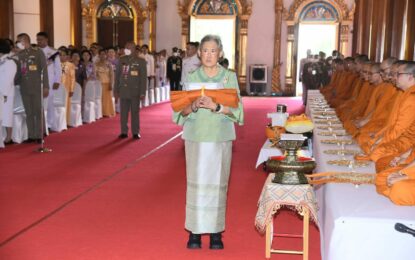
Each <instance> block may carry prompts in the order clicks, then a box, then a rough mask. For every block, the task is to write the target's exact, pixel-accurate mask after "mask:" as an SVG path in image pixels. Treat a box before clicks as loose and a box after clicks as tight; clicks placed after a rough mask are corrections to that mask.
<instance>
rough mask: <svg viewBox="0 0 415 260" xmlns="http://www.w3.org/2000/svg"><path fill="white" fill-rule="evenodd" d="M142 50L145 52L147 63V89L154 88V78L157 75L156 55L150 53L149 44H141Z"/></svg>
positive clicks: (144, 56)
mask: <svg viewBox="0 0 415 260" xmlns="http://www.w3.org/2000/svg"><path fill="white" fill-rule="evenodd" d="M141 51H142V52H143V58H144V59H145V60H146V63H147V78H148V83H147V89H150V88H154V86H153V84H154V83H153V82H154V81H153V79H154V77H155V75H156V74H155V67H154V57H153V55H151V54H149V53H148V45H147V44H144V45H143V46H141Z"/></svg>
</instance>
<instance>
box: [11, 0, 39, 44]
mask: <svg viewBox="0 0 415 260" xmlns="http://www.w3.org/2000/svg"><path fill="white" fill-rule="evenodd" d="M13 8H14V11H13V12H14V33H15V38H16V36H17V35H18V34H19V33H27V34H28V35H29V36H30V38H31V40H32V43H35V42H36V34H37V33H38V32H39V31H40V10H39V0H29V1H28V0H13Z"/></svg>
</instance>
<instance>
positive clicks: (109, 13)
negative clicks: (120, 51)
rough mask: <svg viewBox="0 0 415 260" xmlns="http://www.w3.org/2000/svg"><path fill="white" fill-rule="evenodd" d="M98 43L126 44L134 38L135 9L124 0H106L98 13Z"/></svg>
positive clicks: (107, 44) (106, 44) (104, 44)
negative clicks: (111, 0) (110, 0)
mask: <svg viewBox="0 0 415 260" xmlns="http://www.w3.org/2000/svg"><path fill="white" fill-rule="evenodd" d="M97 20H98V21H97V34H98V43H99V44H100V45H101V46H104V47H109V46H124V45H125V43H126V42H127V41H128V40H132V39H134V16H133V11H132V10H131V9H130V8H129V7H128V6H127V5H126V4H125V3H124V2H123V1H113V2H104V3H102V4H101V6H100V7H99V9H98V14H97Z"/></svg>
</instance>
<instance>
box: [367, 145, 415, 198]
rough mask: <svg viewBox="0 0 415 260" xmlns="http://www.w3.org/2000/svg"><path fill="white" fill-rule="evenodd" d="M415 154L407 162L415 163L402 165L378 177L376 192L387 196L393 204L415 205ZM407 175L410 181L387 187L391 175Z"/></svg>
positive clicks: (381, 173) (402, 181) (379, 174)
mask: <svg viewBox="0 0 415 260" xmlns="http://www.w3.org/2000/svg"><path fill="white" fill-rule="evenodd" d="M414 157H415V152H412V154H411V155H410V156H409V157H408V159H407V160H406V162H408V161H411V160H412V161H413V162H412V163H411V164H410V165H402V166H398V167H394V168H390V169H388V170H385V171H382V172H380V173H378V174H377V175H376V180H375V184H376V191H377V192H378V193H379V194H382V195H385V196H386V197H388V198H389V199H390V200H391V201H392V202H393V203H395V204H397V205H402V206H414V205H415V162H414V160H415V158H414ZM398 171H400V173H402V174H405V175H406V176H408V178H409V179H406V180H401V181H398V182H395V183H394V184H393V185H392V186H391V187H389V186H388V185H387V178H388V176H389V174H391V173H393V172H398Z"/></svg>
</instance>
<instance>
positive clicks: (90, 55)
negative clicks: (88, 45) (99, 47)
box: [81, 50, 92, 61]
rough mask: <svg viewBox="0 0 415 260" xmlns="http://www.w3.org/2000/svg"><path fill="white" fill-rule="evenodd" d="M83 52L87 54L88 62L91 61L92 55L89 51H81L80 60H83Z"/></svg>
mask: <svg viewBox="0 0 415 260" xmlns="http://www.w3.org/2000/svg"><path fill="white" fill-rule="evenodd" d="M85 52H86V53H88V54H89V61H92V53H91V51H89V50H83V51H82V52H81V59H82V60H84V58H83V56H84V53H85Z"/></svg>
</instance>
